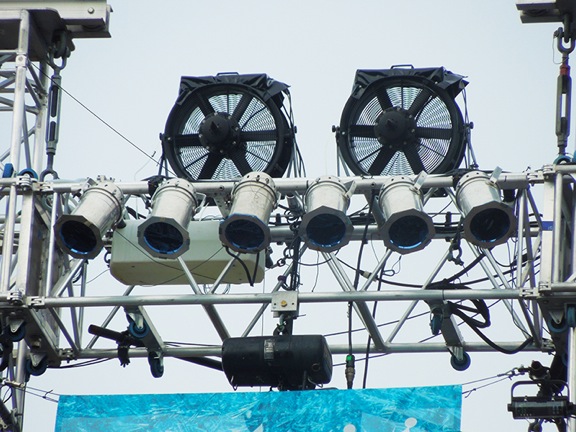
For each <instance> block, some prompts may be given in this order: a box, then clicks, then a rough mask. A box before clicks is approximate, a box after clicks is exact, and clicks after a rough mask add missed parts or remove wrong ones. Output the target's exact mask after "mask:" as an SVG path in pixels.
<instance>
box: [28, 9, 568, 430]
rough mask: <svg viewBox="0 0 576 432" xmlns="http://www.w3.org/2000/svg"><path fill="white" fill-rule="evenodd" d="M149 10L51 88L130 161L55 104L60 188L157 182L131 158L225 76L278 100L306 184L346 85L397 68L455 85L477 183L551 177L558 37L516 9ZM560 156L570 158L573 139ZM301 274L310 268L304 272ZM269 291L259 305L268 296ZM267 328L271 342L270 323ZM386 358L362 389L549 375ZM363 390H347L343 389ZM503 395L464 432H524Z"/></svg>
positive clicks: (83, 55)
mask: <svg viewBox="0 0 576 432" xmlns="http://www.w3.org/2000/svg"><path fill="white" fill-rule="evenodd" d="M159 5H160V2H157V1H149V0H141V1H138V2H128V1H126V0H124V1H116V2H113V3H112V7H113V9H114V12H113V14H112V17H111V23H110V30H111V33H112V38H111V39H107V40H77V41H76V50H75V51H74V53H73V54H72V56H71V58H70V60H69V62H68V66H67V67H66V68H65V70H64V71H63V72H62V76H63V81H62V86H63V87H64V88H65V89H66V90H67V91H68V92H69V93H71V94H72V95H73V96H74V97H75V98H77V99H78V100H80V101H81V102H82V103H83V104H85V105H86V106H87V107H89V108H90V110H92V111H93V112H94V113H96V114H97V115H98V116H100V117H101V118H102V119H104V120H105V121H106V122H107V123H109V124H110V125H111V126H113V127H114V128H115V129H116V130H117V131H119V132H120V133H121V134H122V135H124V136H125V137H127V138H128V139H129V140H130V141H131V142H132V143H133V144H134V145H135V146H137V147H138V149H140V150H138V149H136V148H135V147H134V146H133V145H131V144H129V143H128V142H127V141H126V140H125V139H124V138H122V137H121V136H119V135H118V134H117V133H115V132H114V131H112V130H111V129H110V128H108V127H107V126H105V125H104V124H102V122H101V121H99V120H98V119H97V118H95V117H94V116H93V115H92V114H90V113H89V112H87V111H86V110H85V109H83V108H82V107H80V106H79V105H78V104H77V103H76V102H74V101H73V100H72V99H71V98H69V97H65V98H64V101H63V106H62V124H61V133H60V143H59V147H58V154H57V156H56V163H55V169H56V170H57V171H58V173H59V176H60V177H61V178H68V179H76V178H84V177H95V176H97V175H100V174H104V175H107V176H109V177H113V178H115V179H117V180H125V181H129V180H134V179H141V178H144V177H148V176H150V175H152V174H155V173H156V167H155V166H154V164H153V162H151V161H150V159H149V158H148V157H147V156H146V155H144V154H143V153H145V154H147V155H150V156H152V155H154V157H155V158H157V157H158V156H159V154H160V151H161V147H160V141H159V139H158V134H159V133H160V132H162V131H163V129H164V125H165V121H166V117H167V115H168V113H169V111H170V109H171V107H172V105H173V104H174V101H175V98H176V96H177V93H178V88H179V81H180V77H181V76H182V75H194V76H201V75H215V74H216V73H218V72H230V71H235V72H239V73H259V72H263V73H267V74H269V75H270V76H271V77H273V78H275V79H277V80H279V81H282V82H285V83H287V84H289V85H290V86H291V87H290V89H291V93H292V101H293V108H294V116H295V123H296V125H297V127H298V142H299V145H300V149H301V152H302V155H303V158H304V161H305V163H306V168H307V171H308V176H309V177H313V178H314V177H316V176H319V175H323V174H335V172H336V145H335V140H334V135H333V133H332V132H331V126H332V125H335V124H338V123H339V121H340V114H341V112H342V108H343V107H344V104H345V103H346V100H347V99H348V97H349V95H350V90H351V87H352V83H353V79H354V74H355V71H356V70H357V69H386V68H389V67H390V66H392V65H399V64H412V65H414V66H415V67H432V66H444V67H446V68H447V69H448V70H451V71H452V72H455V73H458V74H461V75H465V76H466V77H467V80H468V81H469V82H470V84H469V86H468V88H467V96H468V110H469V116H470V120H472V121H473V122H474V130H473V135H472V144H473V146H474V150H475V153H476V156H477V159H478V162H479V163H480V167H481V168H482V169H486V170H490V169H493V168H494V167H496V166H501V167H502V168H503V169H505V170H510V171H522V170H524V169H526V168H527V167H532V168H538V167H541V166H542V165H543V164H547V163H551V162H552V161H553V160H554V158H555V156H556V137H555V134H554V122H555V117H554V115H555V95H556V77H557V74H558V62H559V60H560V56H559V54H558V53H557V51H556V50H555V47H554V41H553V37H552V35H553V32H554V30H555V29H556V28H557V27H558V25H557V24H538V25H536V24H532V25H526V24H522V23H521V22H520V18H519V13H518V12H517V10H516V6H515V2H514V1H513V0H506V1H503V0H485V1H471V0H460V1H448V0H437V1H434V2H431V1H428V0H404V1H401V2H392V1H389V0H383V1H372V0H371V1H354V2H352V1H340V0H335V1H330V2H328V1H316V2H311V1H307V2H306V1H292V2H282V3H281V2H272V1H263V0H248V1H224V2H191V1H175V0H173V1H170V2H163V3H162V6H159ZM460 102H461V101H460ZM569 150H570V151H573V140H572V139H570V141H569ZM307 259H308V262H314V261H315V260H316V256H315V255H310V256H309V257H308V258H307ZM420 259H423V260H425V262H427V263H430V265H433V264H434V263H435V262H436V260H437V257H436V256H434V255H432V256H431V255H430V254H429V255H426V253H425V251H423V252H421V255H420ZM99 260H100V261H101V257H100V258H99ZM405 265H406V264H405ZM405 271H406V272H407V273H411V274H408V275H407V277H408V279H410V276H415V275H414V273H417V271H416V272H415V271H414V269H411V268H407V269H405ZM95 274H98V272H96V273H95ZM423 276H424V275H422V276H420V275H418V277H417V278H416V279H417V280H416V282H420V283H421V282H422V281H421V279H423ZM323 277H324V274H322V275H320V284H322V278H323ZM311 278H312V279H314V273H311ZM412 281H414V278H412ZM113 283H114V280H113V279H111V278H109V279H108V280H107V281H106V282H103V281H102V279H99V280H97V281H94V282H93V283H92V284H91V285H89V287H90V289H91V290H93V291H91V293H92V294H93V295H96V294H98V293H100V292H115V293H116V294H120V293H121V292H122V290H123V287H122V286H120V285H119V284H118V283H116V286H112V285H111V284H113ZM268 284H269V285H268V286H267V288H268V289H270V286H271V284H273V281H271V282H268ZM100 290H102V291H100ZM148 292H150V291H148ZM224 309H229V308H224ZM195 313H198V314H200V311H195ZM229 313H233V311H229ZM329 316H332V315H329ZM333 316H334V320H335V321H336V320H340V321H343V323H344V324H345V322H344V321H345V310H344V306H343V305H340V306H339V307H337V308H335V312H334V315H333ZM165 318H166V319H165V321H166V323H165V325H166V327H169V326H172V327H177V329H176V330H178V331H174V332H173V333H171V335H170V337H178V336H179V337H181V338H182V339H180V340H186V341H188V342H191V340H189V339H190V334H192V333H194V332H195V331H198V327H201V326H202V324H199V323H198V322H196V321H195V319H196V316H195V315H194V316H191V317H190V320H189V321H188V322H186V323H177V324H174V323H173V322H169V321H170V320H169V316H167V317H165ZM320 318H322V317H320ZM267 319H268V327H267V328H266V329H265V332H267V333H269V331H270V329H271V327H270V323H271V317H268V318H267ZM381 320H382V321H386V317H385V316H382V317H381ZM302 321H304V322H302ZM306 324H307V321H306V320H304V319H300V320H298V324H297V326H298V330H299V331H300V332H305V330H306ZM423 325H424V326H425V325H426V324H425V322H424V324H423ZM494 325H495V326H497V325H498V323H495V324H494ZM501 325H502V326H510V325H511V324H510V323H509V322H504V323H502V324H501ZM118 330H123V329H121V328H119V329H118ZM171 330H174V328H172V329H171ZM420 330H421V329H420ZM508 330H510V329H508V328H504V327H503V328H498V329H497V331H503V332H506V331H508ZM327 331H328V330H327ZM200 332H201V331H200ZM428 334H429V333H428ZM176 335H178V336H176ZM166 339H168V337H166ZM170 340H178V339H170ZM194 342H195V340H194ZM390 357H396V356H390ZM397 357H398V359H395V360H390V361H389V362H388V363H386V362H385V361H383V360H382V361H381V362H374V363H373V364H372V365H371V369H370V375H369V376H370V379H369V381H368V383H369V386H370V387H387V386H404V385H405V386H420V385H422V386H424V385H441V384H460V383H466V382H470V381H473V380H476V379H480V378H485V377H491V376H494V375H497V374H500V373H504V372H506V371H508V370H510V369H512V368H513V367H516V366H520V365H521V364H525V365H527V364H529V363H530V361H531V359H533V358H536V357H537V358H540V359H542V360H543V361H544V362H547V358H546V356H543V355H540V356H537V355H534V354H527V355H526V354H523V355H517V356H505V355H503V354H474V355H473V360H472V366H471V367H470V369H469V370H468V371H466V372H462V373H457V372H455V371H453V370H452V368H451V367H450V366H449V356H448V354H442V355H440V354H433V355H432V354H414V355H407V354H406V355H398V356H397ZM340 361H341V359H335V362H340ZM386 361H388V360H386ZM343 374H344V371H343V368H342V367H338V368H335V370H334V376H335V378H334V381H333V385H334V386H337V387H339V388H344V386H345V385H344V384H343V383H344V381H343ZM29 384H30V386H31V387H35V388H39V389H43V390H45V391H48V390H53V391H54V392H55V393H60V394H62V393H65V394H91V393H107V392H110V393H112V392H114V393H115V392H120V393H139V392H142V393H154V392H211V391H229V390H230V387H229V385H228V383H227V382H226V380H225V378H224V377H223V375H219V374H217V373H216V372H213V371H209V370H205V369H202V368H201V367H199V366H194V365H190V364H187V363H184V362H179V361H177V360H167V361H166V372H165V376H164V377H163V378H161V379H153V378H151V377H150V374H149V371H148V365H147V363H146V361H145V360H134V361H133V362H132V364H130V365H129V366H128V367H127V368H126V369H122V368H121V367H120V366H119V365H118V362H117V361H116V360H112V361H110V362H107V363H105V364H103V365H98V366H93V367H90V368H81V369H73V370H56V371H53V370H48V372H47V373H46V374H44V375H43V376H41V377H39V378H33V379H32V380H31V381H30V383H29ZM360 384H361V377H357V379H356V387H359V386H360ZM511 384H512V381H509V380H506V381H505V382H503V383H500V384H498V385H494V386H491V387H489V388H486V389H480V390H478V391H476V392H474V393H472V394H471V395H470V396H469V397H468V398H466V399H464V409H463V422H462V430H463V431H467V432H474V431H481V430H493V431H503V430H506V431H525V430H526V427H527V423H526V422H523V421H515V420H513V419H512V417H511V414H510V413H507V412H506V404H507V403H508V402H509V399H510V385H511ZM479 385H482V383H480V384H478V386H479ZM474 387H475V386H474V385H472V386H467V387H466V389H468V390H469V389H471V388H474ZM55 410H56V404H55V403H52V402H49V401H46V400H43V399H41V398H37V397H34V396H28V398H27V409H26V416H25V425H26V430H29V431H37V430H38V431H39V430H48V429H49V427H48V426H47V425H48V424H53V422H54V415H55ZM545 430H547V429H545ZM550 430H554V428H551V429H550Z"/></svg>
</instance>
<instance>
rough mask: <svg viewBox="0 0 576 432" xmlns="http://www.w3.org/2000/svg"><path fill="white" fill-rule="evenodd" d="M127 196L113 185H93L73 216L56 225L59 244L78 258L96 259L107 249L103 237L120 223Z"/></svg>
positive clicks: (107, 183)
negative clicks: (101, 251) (103, 249)
mask: <svg viewBox="0 0 576 432" xmlns="http://www.w3.org/2000/svg"><path fill="white" fill-rule="evenodd" d="M123 200H124V195H123V193H122V191H121V190H120V188H119V187H118V186H116V185H115V184H114V183H112V182H108V181H103V182H99V183H96V184H95V185H93V186H90V187H89V188H88V189H87V190H86V192H84V195H82V198H81V199H80V202H79V203H78V206H77V207H76V208H75V209H74V211H73V212H72V213H71V214H68V215H62V216H60V218H58V220H57V221H56V224H55V225H54V231H55V234H56V243H58V246H60V248H61V249H62V250H63V251H64V252H66V253H68V254H69V255H72V256H73V257H75V258H87V259H90V258H95V257H96V256H97V255H98V254H99V253H100V250H102V248H103V247H104V242H103V241H102V237H103V236H104V235H105V234H106V232H107V231H108V230H109V229H110V228H112V227H113V226H114V225H115V224H116V223H118V222H119V221H120V218H121V216H122V206H123Z"/></svg>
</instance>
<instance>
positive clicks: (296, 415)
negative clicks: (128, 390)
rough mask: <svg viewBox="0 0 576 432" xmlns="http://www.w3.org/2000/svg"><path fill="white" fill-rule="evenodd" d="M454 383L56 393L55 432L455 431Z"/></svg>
mask: <svg viewBox="0 0 576 432" xmlns="http://www.w3.org/2000/svg"><path fill="white" fill-rule="evenodd" d="M461 405H462V389H461V387H460V386H440V387H414V388H391V389H364V390H329V389H327V390H308V391H293V392H260V393H252V392H251V393H204V394H151V395H100V396H99V395H93V396H67V395H62V396H60V401H59V403H58V413H57V418H56V432H84V431H85V432H100V431H102V432H104V431H106V432H114V431H118V432H120V431H121V432H136V431H146V432H168V431H170V432H196V431H198V432H199V431H203V432H204V431H205V432H218V431H234V432H296V431H307V432H309V431H312V430H313V431H314V432H321V431H326V432H328V431H329V432H336V431H342V432H360V431H362V432H372V431H373V432H382V431H385V432H459V431H460V413H461Z"/></svg>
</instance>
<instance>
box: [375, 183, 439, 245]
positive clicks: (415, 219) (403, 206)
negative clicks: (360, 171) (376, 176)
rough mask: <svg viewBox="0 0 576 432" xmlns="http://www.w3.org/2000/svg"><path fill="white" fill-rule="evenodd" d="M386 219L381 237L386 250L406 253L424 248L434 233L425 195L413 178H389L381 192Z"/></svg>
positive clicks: (381, 201) (381, 202)
mask: <svg viewBox="0 0 576 432" xmlns="http://www.w3.org/2000/svg"><path fill="white" fill-rule="evenodd" d="M379 206H380V209H381V210H382V214H383V216H384V224H383V225H382V226H381V227H380V234H381V236H382V239H383V240H384V244H385V245H386V247H387V248H389V249H391V250H393V251H395V252H398V253H401V254H407V253H411V252H416V251H418V250H421V249H424V248H425V247H426V245H428V243H430V241H431V240H432V238H433V237H434V234H435V230H434V224H433V223H432V218H431V217H430V216H429V215H428V214H426V213H425V212H424V210H423V205H422V192H421V190H420V187H419V186H417V185H416V184H415V183H414V182H413V181H412V180H410V178H408V177H405V176H396V177H390V178H389V179H387V180H386V181H385V182H384V184H383V185H382V188H381V189H380V196H379Z"/></svg>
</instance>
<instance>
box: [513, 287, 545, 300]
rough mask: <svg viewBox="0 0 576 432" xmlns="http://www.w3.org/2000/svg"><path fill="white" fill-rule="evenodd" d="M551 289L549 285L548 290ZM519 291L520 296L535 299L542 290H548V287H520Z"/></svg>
mask: <svg viewBox="0 0 576 432" xmlns="http://www.w3.org/2000/svg"><path fill="white" fill-rule="evenodd" d="M549 290H550V288H549V287H548V291H549ZM519 291H520V298H523V299H530V300H535V299H537V298H539V297H540V292H541V291H546V289H543V288H542V287H541V286H539V287H538V288H534V287H530V288H520V290H519Z"/></svg>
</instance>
